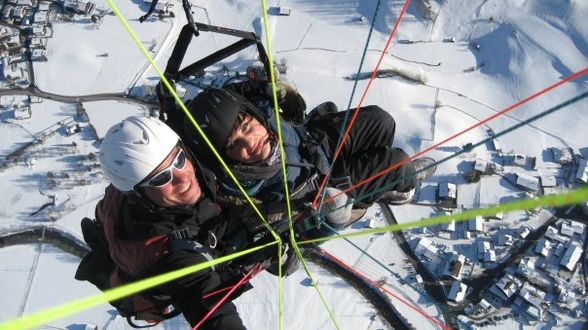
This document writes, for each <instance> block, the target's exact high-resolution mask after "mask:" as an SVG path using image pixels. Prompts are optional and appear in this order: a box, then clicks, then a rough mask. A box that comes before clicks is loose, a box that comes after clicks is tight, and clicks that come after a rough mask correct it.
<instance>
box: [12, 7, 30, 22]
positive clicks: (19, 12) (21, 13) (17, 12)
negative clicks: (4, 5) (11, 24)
mask: <svg viewBox="0 0 588 330" xmlns="http://www.w3.org/2000/svg"><path fill="white" fill-rule="evenodd" d="M26 13H27V8H26V7H14V8H12V15H11V16H12V18H13V19H15V20H17V19H18V20H22V19H23V18H24V17H25V15H26Z"/></svg>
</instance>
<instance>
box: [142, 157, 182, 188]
mask: <svg viewBox="0 0 588 330" xmlns="http://www.w3.org/2000/svg"><path fill="white" fill-rule="evenodd" d="M185 166H186V153H185V152H184V150H183V149H180V151H179V152H178V154H177V155H176V158H174V161H173V162H172V163H171V165H170V166H168V167H166V168H164V169H163V170H161V171H159V172H158V173H157V174H154V175H152V176H151V178H150V179H147V180H146V181H145V182H143V183H141V184H139V187H154V188H160V187H163V186H165V185H166V184H168V183H170V182H172V180H173V179H174V174H173V168H174V167H175V168H177V169H178V170H181V169H183V168H184V167H185Z"/></svg>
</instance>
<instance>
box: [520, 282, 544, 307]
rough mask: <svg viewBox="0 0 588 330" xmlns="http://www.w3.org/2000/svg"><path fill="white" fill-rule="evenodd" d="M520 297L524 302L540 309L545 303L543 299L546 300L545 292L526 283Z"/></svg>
mask: <svg viewBox="0 0 588 330" xmlns="http://www.w3.org/2000/svg"><path fill="white" fill-rule="evenodd" d="M519 296H520V297H521V298H523V300H524V301H526V302H528V303H529V304H531V305H533V306H535V307H537V308H539V307H541V303H542V302H543V299H544V298H545V292H543V291H541V290H540V289H538V288H536V287H534V286H533V285H531V284H530V283H529V282H526V283H525V284H524V285H523V287H522V288H521V291H520V292H519Z"/></svg>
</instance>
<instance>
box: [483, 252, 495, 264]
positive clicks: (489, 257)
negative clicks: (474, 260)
mask: <svg viewBox="0 0 588 330" xmlns="http://www.w3.org/2000/svg"><path fill="white" fill-rule="evenodd" d="M484 262H486V263H488V262H496V251H494V250H487V251H486V253H485V254H484Z"/></svg>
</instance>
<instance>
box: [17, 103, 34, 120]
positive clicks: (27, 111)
mask: <svg viewBox="0 0 588 330" xmlns="http://www.w3.org/2000/svg"><path fill="white" fill-rule="evenodd" d="M29 118H31V107H29V106H28V105H27V106H19V107H16V108H14V119H18V120H21V119H29Z"/></svg>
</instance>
